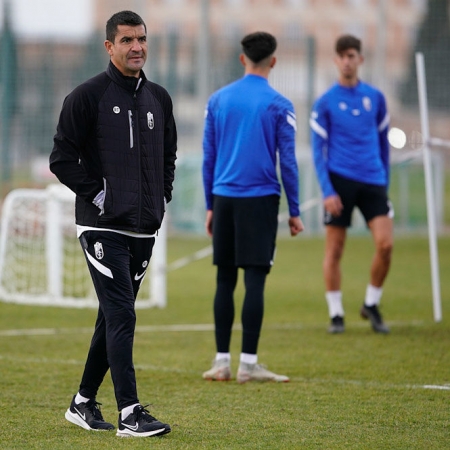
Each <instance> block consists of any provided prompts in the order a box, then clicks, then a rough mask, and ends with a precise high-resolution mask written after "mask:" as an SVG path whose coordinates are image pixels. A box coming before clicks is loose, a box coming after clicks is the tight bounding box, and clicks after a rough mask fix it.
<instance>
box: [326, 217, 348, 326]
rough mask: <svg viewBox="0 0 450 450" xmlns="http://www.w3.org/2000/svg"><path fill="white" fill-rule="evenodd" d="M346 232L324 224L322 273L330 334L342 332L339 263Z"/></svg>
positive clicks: (341, 228)
mask: <svg viewBox="0 0 450 450" xmlns="http://www.w3.org/2000/svg"><path fill="white" fill-rule="evenodd" d="M346 234H347V230H346V228H343V227H337V226H334V225H327V226H326V235H325V257H324V259H323V275H324V279H325V289H326V294H325V297H326V300H327V304H328V313H329V316H330V319H331V323H330V326H329V328H328V332H329V333H332V334H336V333H342V332H343V331H344V308H343V305H342V293H341V265H340V263H341V258H342V254H343V252H344V245H345V238H346Z"/></svg>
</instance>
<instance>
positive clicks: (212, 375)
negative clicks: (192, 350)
mask: <svg viewBox="0 0 450 450" xmlns="http://www.w3.org/2000/svg"><path fill="white" fill-rule="evenodd" d="M203 378H204V379H205V380H213V381H229V380H231V370H230V360H228V359H225V358H223V359H218V360H214V361H213V366H212V368H211V369H209V370H207V371H206V372H204V373H203Z"/></svg>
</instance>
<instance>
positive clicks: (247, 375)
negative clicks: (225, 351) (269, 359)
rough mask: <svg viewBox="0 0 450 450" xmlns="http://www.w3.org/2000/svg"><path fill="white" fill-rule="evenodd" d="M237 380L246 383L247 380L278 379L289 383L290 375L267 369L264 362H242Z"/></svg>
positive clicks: (280, 381) (277, 380)
mask: <svg viewBox="0 0 450 450" xmlns="http://www.w3.org/2000/svg"><path fill="white" fill-rule="evenodd" d="M236 379H237V382H238V383H241V384H242V383H246V382H247V381H276V382H277V383H287V382H288V381H289V377H287V376H286V375H278V374H276V373H273V372H271V371H270V370H267V369H266V366H263V365H262V364H246V363H243V362H241V363H240V364H239V369H238V373H237V378H236Z"/></svg>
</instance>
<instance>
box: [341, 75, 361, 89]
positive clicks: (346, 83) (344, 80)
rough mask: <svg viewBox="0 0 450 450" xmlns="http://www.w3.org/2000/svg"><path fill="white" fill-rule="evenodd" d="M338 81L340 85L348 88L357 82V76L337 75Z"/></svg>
mask: <svg viewBox="0 0 450 450" xmlns="http://www.w3.org/2000/svg"><path fill="white" fill-rule="evenodd" d="M338 82H339V84H340V85H341V86H344V87H349V88H350V87H355V86H356V85H357V84H358V83H359V78H358V77H351V78H346V77H339V79H338Z"/></svg>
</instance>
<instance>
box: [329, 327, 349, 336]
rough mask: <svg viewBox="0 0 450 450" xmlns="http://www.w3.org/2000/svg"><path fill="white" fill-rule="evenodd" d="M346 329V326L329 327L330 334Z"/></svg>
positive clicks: (339, 332)
mask: <svg viewBox="0 0 450 450" xmlns="http://www.w3.org/2000/svg"><path fill="white" fill-rule="evenodd" d="M344 331H345V328H344V327H341V328H337V327H330V328H328V333H330V334H341V333H343V332H344Z"/></svg>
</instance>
